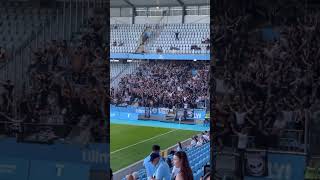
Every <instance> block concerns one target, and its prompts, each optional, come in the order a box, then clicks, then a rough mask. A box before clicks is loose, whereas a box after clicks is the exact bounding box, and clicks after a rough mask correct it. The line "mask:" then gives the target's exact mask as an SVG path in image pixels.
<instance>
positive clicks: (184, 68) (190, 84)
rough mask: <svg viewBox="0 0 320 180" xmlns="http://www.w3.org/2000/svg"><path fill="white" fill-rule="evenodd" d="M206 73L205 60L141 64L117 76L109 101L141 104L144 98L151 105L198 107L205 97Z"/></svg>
mask: <svg viewBox="0 0 320 180" xmlns="http://www.w3.org/2000/svg"><path fill="white" fill-rule="evenodd" d="M208 75H209V69H208V63H206V62H192V61H191V62H190V61H183V62H181V61H165V62H156V61H155V62H146V63H142V64H141V65H140V66H139V67H138V68H137V70H136V71H135V72H134V73H132V74H128V75H126V76H123V77H122V78H121V80H120V82H119V84H118V86H116V87H117V90H116V91H115V92H114V93H113V94H112V98H113V99H112V100H113V103H115V104H124V103H125V104H127V105H134V104H138V105H139V106H144V105H145V104H146V102H145V101H146V99H147V101H152V103H153V106H154V107H169V108H172V107H173V106H175V107H177V108H183V107H184V104H187V106H188V107H190V108H201V107H200V106H202V107H204V105H205V103H206V102H208V99H209V95H208V84H207V82H208ZM145 87H148V89H145ZM147 104H148V102H147Z"/></svg>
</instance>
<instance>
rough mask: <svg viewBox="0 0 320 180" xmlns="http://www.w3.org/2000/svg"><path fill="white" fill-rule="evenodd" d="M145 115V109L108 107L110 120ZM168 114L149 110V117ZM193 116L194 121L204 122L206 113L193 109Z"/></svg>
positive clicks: (156, 109) (163, 109)
mask: <svg viewBox="0 0 320 180" xmlns="http://www.w3.org/2000/svg"><path fill="white" fill-rule="evenodd" d="M144 113H145V107H133V106H127V107H119V106H114V105H111V106H110V118H116V119H118V120H128V119H133V120H138V115H139V114H144ZM167 113H168V109H167V108H151V115H153V116H165V115H167ZM193 116H194V118H195V119H198V120H204V119H205V117H206V111H205V110H203V109H193Z"/></svg>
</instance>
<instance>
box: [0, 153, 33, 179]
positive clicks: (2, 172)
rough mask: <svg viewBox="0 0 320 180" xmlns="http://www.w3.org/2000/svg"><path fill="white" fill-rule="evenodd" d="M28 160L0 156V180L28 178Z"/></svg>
mask: <svg viewBox="0 0 320 180" xmlns="http://www.w3.org/2000/svg"><path fill="white" fill-rule="evenodd" d="M28 167H29V161H28V160H24V159H17V158H5V157H0V179H1V180H28Z"/></svg>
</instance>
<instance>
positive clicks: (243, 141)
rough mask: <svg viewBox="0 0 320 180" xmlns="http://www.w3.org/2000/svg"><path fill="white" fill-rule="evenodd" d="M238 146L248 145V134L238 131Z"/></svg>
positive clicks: (243, 147)
mask: <svg viewBox="0 0 320 180" xmlns="http://www.w3.org/2000/svg"><path fill="white" fill-rule="evenodd" d="M238 138H239V139H238V148H239V149H245V148H246V147H247V143H248V135H246V134H242V133H238Z"/></svg>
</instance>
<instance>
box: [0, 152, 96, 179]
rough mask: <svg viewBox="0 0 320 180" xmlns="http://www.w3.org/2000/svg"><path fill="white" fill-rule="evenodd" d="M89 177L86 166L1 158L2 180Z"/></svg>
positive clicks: (88, 170)
mask: <svg viewBox="0 0 320 180" xmlns="http://www.w3.org/2000/svg"><path fill="white" fill-rule="evenodd" d="M48 156H50V154H48ZM89 176H90V166H89V165H86V164H75V163H66V162H56V161H39V160H26V159H18V158H4V157H1V158H0V179H1V180H70V179H77V180H88V179H89Z"/></svg>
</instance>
